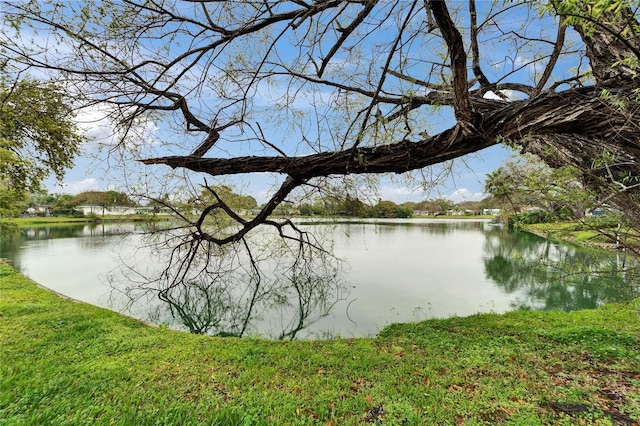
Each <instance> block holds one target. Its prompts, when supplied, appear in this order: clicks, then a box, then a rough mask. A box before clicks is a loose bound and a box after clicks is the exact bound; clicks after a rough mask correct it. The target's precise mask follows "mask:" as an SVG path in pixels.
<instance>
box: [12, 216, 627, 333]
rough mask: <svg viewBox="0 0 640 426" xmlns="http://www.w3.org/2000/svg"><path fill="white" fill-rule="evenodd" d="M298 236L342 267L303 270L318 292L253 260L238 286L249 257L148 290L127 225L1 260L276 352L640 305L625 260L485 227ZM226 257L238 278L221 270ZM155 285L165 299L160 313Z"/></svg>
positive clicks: (24, 247) (153, 267) (98, 297)
mask: <svg viewBox="0 0 640 426" xmlns="http://www.w3.org/2000/svg"><path fill="white" fill-rule="evenodd" d="M299 226H300V227H301V228H303V229H305V230H309V231H310V232H312V233H314V234H317V235H319V236H320V237H319V238H322V240H323V242H324V244H325V246H326V245H330V246H332V252H333V253H334V254H335V256H336V257H337V258H338V259H341V261H336V263H335V266H336V267H335V268H333V266H334V262H333V261H330V260H327V259H325V258H322V259H321V261H320V262H318V263H316V264H315V266H313V267H312V268H320V269H322V271H318V270H317V269H309V271H311V272H313V273H314V274H315V275H313V276H314V277H315V278H314V280H307V281H305V280H304V277H303V276H302V275H299V274H298V275H296V274H293V277H294V278H287V279H285V278H283V277H285V276H286V274H287V273H289V271H290V270H291V269H290V266H286V265H284V266H283V264H282V262H278V261H274V260H273V259H268V256H266V254H265V253H267V252H266V251H265V252H260V253H258V252H255V253H254V255H255V256H256V257H259V256H262V257H261V260H263V261H264V262H267V263H265V265H272V267H265V266H262V267H261V268H265V269H264V270H265V271H266V272H265V276H266V278H265V279H264V281H260V280H256V279H255V278H252V277H253V276H252V275H250V274H249V275H247V273H250V272H251V271H250V269H251V268H246V269H247V271H248V272H247V271H245V272H242V274H241V275H238V273H239V271H240V270H241V269H244V268H245V266H243V265H246V264H247V263H248V259H247V257H246V255H243V254H233V253H226V254H224V256H223V255H222V254H220V253H218V254H217V255H212V256H210V257H211V259H214V260H213V261H212V260H207V262H213V263H211V264H209V263H206V264H207V265H208V266H207V268H208V269H207V271H208V272H207V274H206V275H205V277H206V279H201V277H200V276H199V277H198V278H191V279H190V281H189V282H190V283H191V285H190V287H189V289H183V290H182V291H181V292H178V293H176V292H175V291H174V289H173V288H171V292H169V291H168V288H169V287H170V286H169V287H166V284H162V280H161V279H156V280H155V281H154V280H153V279H151V277H154V278H158V277H162V276H163V275H162V273H161V272H162V271H163V270H164V269H163V268H165V267H166V265H167V264H168V263H167V262H168V261H165V260H163V259H166V258H161V257H157V256H158V248H157V246H158V240H157V237H150V236H149V235H146V234H143V233H142V231H143V230H144V228H143V227H140V225H132V224H96V225H58V226H49V227H37V228H27V229H24V230H23V232H22V235H21V236H20V237H19V238H14V239H12V240H10V241H2V242H1V244H0V257H5V258H8V259H10V260H11V261H12V263H13V265H14V266H15V267H16V269H18V270H19V271H20V272H22V273H23V274H25V275H27V276H28V277H30V278H32V279H33V280H35V281H36V282H38V283H40V284H42V285H43V286H45V287H47V288H50V289H52V290H54V291H56V292H58V293H61V294H63V295H66V296H69V297H72V298H74V299H78V300H81V301H84V302H87V303H91V304H94V305H97V306H102V307H105V308H109V309H113V310H117V311H121V312H124V313H126V314H128V315H131V316H134V317H136V318H139V319H142V320H145V321H149V322H153V323H157V324H167V325H168V326H170V327H173V328H177V329H187V330H191V331H193V332H199V333H207V334H221V335H240V334H241V335H245V336H246V335H261V336H268V337H273V338H293V337H297V338H331V337H337V336H341V337H360V336H371V335H375V334H376V333H377V332H378V331H379V330H380V329H381V328H383V327H384V326H386V325H388V324H390V323H394V322H407V321H418V320H422V319H427V318H439V317H448V316H452V315H458V316H467V315H472V314H475V313H482V312H496V313H502V312H505V311H508V310H513V309H535V310H538V309H563V310H576V309H583V308H594V307H596V306H598V305H600V304H602V303H605V302H608V301H624V300H630V299H631V298H632V297H633V296H634V295H635V294H637V291H638V288H637V282H636V280H635V278H634V276H633V275H632V274H631V272H628V271H626V269H628V268H629V267H630V266H633V265H630V264H629V262H630V261H629V259H624V257H623V255H622V254H620V253H603V252H602V251H597V250H592V249H588V248H584V247H577V246H573V245H569V244H563V243H557V242H551V241H549V240H546V239H543V238H540V237H538V236H536V235H533V234H529V233H523V232H512V231H509V230H506V229H504V228H503V227H501V226H497V225H495V224H492V223H491V222H489V221H486V220H472V219H464V220H446V219H442V220H439V219H436V220H429V219H409V220H370V221H364V222H362V221H345V222H341V223H333V224H313V225H309V224H300V225H299ZM150 238H156V240H152V239H150ZM162 241H163V242H166V239H165V240H162ZM172 241H173V240H172ZM174 255H175V253H174ZM216 256H218V257H216ZM230 256H231V257H233V256H235V259H236V260H235V261H236V262H237V263H234V264H233V265H235V266H232V264H227V263H215V262H222V258H223V257H230ZM329 259H330V258H329ZM279 260H282V259H279ZM221 265H229V266H228V270H226V271H225V274H224V275H220V274H218V270H222V269H223V268H225V267H223V266H221ZM329 266H331V267H329ZM216 268H217V270H216ZM325 268H326V270H325ZM596 270H597V271H599V272H598V273H592V271H596ZM602 271H608V272H606V273H603V272H602ZM269 277H270V278H269ZM132 283H134V284H135V285H132ZM155 285H158V286H162V285H165V291H164V292H163V293H162V295H163V296H164V297H163V299H164V301H161V300H160V299H159V294H160V293H159V291H158V289H156V288H155V287H154V286H155ZM132 288H135V291H132V290H131V289H132Z"/></svg>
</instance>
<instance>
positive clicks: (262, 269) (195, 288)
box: [109, 229, 346, 339]
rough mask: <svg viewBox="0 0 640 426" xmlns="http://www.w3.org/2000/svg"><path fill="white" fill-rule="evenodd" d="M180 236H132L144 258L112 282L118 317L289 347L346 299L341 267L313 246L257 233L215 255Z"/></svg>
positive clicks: (131, 257)
mask: <svg viewBox="0 0 640 426" xmlns="http://www.w3.org/2000/svg"><path fill="white" fill-rule="evenodd" d="M184 232H185V230H184V229H172V230H169V231H164V232H161V233H154V234H146V235H138V236H137V238H138V239H139V241H138V243H137V244H136V247H145V250H143V251H138V252H137V253H129V254H128V255H127V257H126V259H122V262H123V264H124V265H126V269H124V270H122V271H123V273H122V274H119V273H118V272H114V273H113V274H112V275H111V276H110V279H109V281H110V284H111V286H112V288H113V289H114V290H115V291H117V292H118V293H119V294H121V295H124V296H125V297H126V300H127V303H126V304H125V305H123V306H122V309H126V310H127V311H128V312H132V313H133V314H134V315H135V316H140V315H145V312H146V315H147V316H148V319H149V320H151V321H153V322H155V323H166V324H169V325H171V326H173V327H176V326H177V327H178V328H184V329H187V330H189V331H190V332H192V333H197V334H209V335H221V336H237V337H242V336H246V335H252V334H259V335H263V336H268V337H271V338H276V339H293V338H295V337H298V336H299V334H300V333H301V332H302V331H303V330H306V329H307V328H308V327H309V326H310V325H312V324H313V323H314V322H316V321H317V320H318V319H320V318H322V317H324V316H327V315H328V314H329V313H330V311H331V309H332V308H333V306H334V305H335V304H336V303H338V302H339V301H341V300H343V299H344V297H345V295H346V286H345V285H344V282H343V280H342V275H341V273H340V262H339V261H338V260H337V259H335V258H333V257H332V256H331V255H330V254H329V253H327V252H324V251H322V250H318V249H316V248H315V246H311V245H308V244H300V242H299V241H295V240H293V241H288V240H286V239H285V240H283V239H280V238H279V237H278V236H277V235H265V233H262V234H258V235H256V236H253V237H252V238H248V237H245V238H244V239H242V240H241V241H238V242H237V243H234V244H230V245H226V246H223V247H219V246H217V245H215V244H208V243H202V244H194V243H193V242H192V241H189V240H188V238H187V236H186V235H185V234H184ZM183 241H185V242H186V241H188V243H185V244H182V243H181V242H183ZM128 244H130V242H129V243H128ZM136 254H138V255H139V254H141V255H142V256H139V257H137V256H136ZM156 299H157V300H160V301H162V302H164V304H161V305H159V304H157V303H156V304H154V303H153V300H156ZM150 304H151V305H152V306H153V305H155V306H154V307H153V309H149V305H150Z"/></svg>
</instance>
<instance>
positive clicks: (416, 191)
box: [23, 1, 573, 202]
mask: <svg viewBox="0 0 640 426" xmlns="http://www.w3.org/2000/svg"><path fill="white" fill-rule="evenodd" d="M69 4H80V3H69ZM462 4H463V3H456V2H451V3H450V5H451V6H450V7H453V6H456V5H462ZM477 4H478V8H479V11H480V14H482V13H488V11H487V10H484V9H485V8H486V7H488V5H489V3H488V2H483V1H479V2H477ZM514 10H516V12H513V13H512V14H506V15H502V16H501V17H500V18H501V19H502V21H501V25H502V30H508V29H513V30H514V31H522V32H525V31H526V33H527V34H531V36H532V37H539V38H541V37H549V39H551V40H553V39H554V31H555V28H554V27H553V25H549V26H548V28H547V27H546V26H545V24H544V23H540V22H536V21H529V20H527V15H528V14H532V13H534V12H532V11H531V10H530V9H528V8H527V7H526V6H525V7H523V8H520V9H514ZM510 13H511V12H510ZM524 24H526V25H525V26H523V25H524ZM393 25H395V24H390V26H389V28H391V29H393ZM386 31H387V30H385V28H384V27H383V28H382V30H381V31H379V32H378V33H376V35H375V37H379V38H384V37H385V36H387V35H388V34H387V33H386ZM23 34H26V33H23ZM31 36H33V34H31ZM494 36H495V34H491V33H490V31H487V37H488V39H491V37H494ZM38 37H46V36H45V35H43V34H42V33H41V34H39V35H38ZM372 37H373V36H372ZM375 37H373V38H372V39H369V40H368V41H367V42H366V43H370V46H372V49H374V46H375V45H376V43H377V42H378V41H379V40H377V39H376V38H375ZM41 40H42V43H43V45H45V43H46V45H48V44H51V41H50V40H49V41H47V40H44V39H41ZM149 43H151V42H149ZM500 43H503V41H500V42H499V43H498V42H496V44H495V45H494V48H487V47H485V45H483V51H482V55H483V64H482V65H483V69H484V71H485V73H486V74H487V75H488V77H489V79H491V80H492V81H498V80H499V79H500V78H501V76H504V75H505V73H506V74H508V75H509V79H508V81H515V82H521V81H529V80H530V78H531V75H532V74H534V73H536V72H539V71H540V69H541V68H540V67H541V66H540V63H537V64H536V63H533V62H532V58H533V57H534V56H533V55H534V53H535V50H534V49H533V48H529V47H528V46H527V45H526V44H523V45H521V46H518V47H517V49H515V53H514V51H510V50H508V49H509V48H511V47H513V46H511V45H507V44H505V45H504V46H506V47H505V49H507V50H504V51H503V50H501V46H502V45H501V44H500ZM365 45H366V44H365ZM499 47H500V48H499ZM545 48H547V49H549V48H550V46H549V45H545ZM172 49H173V47H172V48H171V50H172ZM176 49H179V48H178V47H176ZM253 49H255V52H256V53H259V51H260V46H246V50H247V51H249V52H253V51H254V50H253ZM420 49H424V47H422V46H420V47H419V49H418V50H417V51H413V52H412V54H414V53H415V57H416V58H418V59H419V60H416V64H418V65H419V64H420V61H424V60H425V59H424V58H427V57H429V55H431V56H433V55H432V53H431V52H421V51H420ZM58 50H59V51H60V52H62V53H65V47H64V46H62V45H58ZM282 52H283V54H284V56H285V57H284V60H285V61H286V60H288V59H289V58H287V57H286V56H287V55H288V54H290V53H291V49H288V48H287V47H286V45H285V47H283V49H282ZM372 52H373V50H372ZM245 53H246V52H245ZM371 54H372V55H373V53H371ZM249 55H250V53H249ZM291 56H292V57H293V56H295V55H293V54H292V55H291ZM224 59H225V58H224V56H220V57H219V58H218V59H217V60H219V61H222V60H224ZM567 60H568V62H566V63H565V64H562V63H561V64H560V66H559V67H558V68H559V70H560V72H561V73H562V72H563V70H567V69H569V68H570V67H571V65H573V64H572V63H571V61H572V58H571V57H568V59H567ZM214 64H215V63H214ZM418 65H415V68H416V69H418V68H419V67H418ZM208 66H211V64H208ZM332 66H333V67H334V69H335V71H336V72H344V73H348V72H354V73H355V72H356V70H357V69H359V68H361V67H362V64H360V63H354V62H349V59H348V58H347V57H340V56H339V55H337V56H336V58H335V61H333V63H332ZM349 67H353V71H351V69H350V68H349ZM408 69H409V70H411V69H412V68H408ZM205 70H206V72H209V73H210V72H213V73H214V74H215V73H216V72H217V70H216V69H215V67H211V68H208V67H205V66H203V67H202V68H194V69H192V70H191V71H190V72H193V74H194V76H196V77H197V76H198V74H197V73H198V72H200V73H202V74H200V75H205V74H206V73H205ZM345 70H346V71H345ZM416 72H417V74H418V75H417V76H420V73H419V71H416ZM559 77H562V75H559ZM286 87H287V86H286V84H284V81H278V79H275V82H273V84H271V85H266V84H265V85H262V84H259V85H257V86H256V87H255V88H254V92H253V97H252V104H253V106H254V107H255V111H256V112H255V114H256V117H258V118H261V119H262V120H263V121H262V124H261V126H262V130H264V132H265V134H266V135H267V136H268V138H270V139H271V138H273V140H274V141H276V142H277V144H278V146H280V147H282V149H284V150H285V151H286V152H287V154H289V155H292V154H293V155H306V154H309V153H311V152H313V151H308V150H307V151H305V150H304V144H302V145H301V144H300V141H301V134H305V136H309V139H311V140H314V138H315V140H316V141H317V142H318V144H323V146H324V148H331V145H332V144H336V143H337V142H336V141H335V140H334V141H332V140H331V138H330V137H324V136H325V135H328V133H326V132H327V129H323V130H321V131H320V132H323V133H322V136H323V137H321V136H320V134H319V133H318V132H316V131H315V130H314V126H313V124H314V123H313V113H314V110H313V108H316V110H317V109H318V108H319V109H322V108H328V107H329V104H330V102H331V98H332V96H333V95H332V94H330V93H329V92H325V91H323V90H322V89H313V90H310V91H309V92H308V93H299V94H298V97H297V98H296V99H294V100H293V102H291V104H290V105H289V107H290V110H289V109H288V108H287V109H286V111H285V109H281V108H278V107H277V105H278V101H279V100H281V99H282V97H283V96H285V94H286V93H287V90H286ZM197 102H198V104H197V107H198V108H202V111H203V117H204V116H207V114H206V113H207V111H209V112H211V111H215V110H216V99H214V98H207V97H206V94H205V95H204V98H200V100H198V101H197ZM210 104H212V105H213V107H211V105H210ZM385 112H386V111H385ZM297 113H299V114H300V117H305V118H302V119H300V120H297V119H294V120H292V121H291V120H290V121H289V126H286V125H285V126H279V125H278V124H279V123H278V119H283V118H285V117H289V118H291V117H295V115H294V114H297ZM287 114H291V115H290V116H287ZM438 114H440V113H436V115H433V116H430V117H429V120H431V121H429V120H428V121H427V122H426V123H427V124H428V126H429V129H428V130H429V133H431V134H435V133H438V132H440V131H442V130H444V129H446V128H448V127H451V126H452V125H453V124H454V123H453V120H452V119H451V113H450V112H448V113H442V114H440V115H438ZM104 115H105V110H104V109H101V108H100V107H96V106H94V107H91V108H88V109H84V110H81V111H80V113H79V115H78V121H79V123H80V124H79V125H80V127H81V128H82V129H83V131H85V132H86V134H87V136H88V138H89V142H88V143H87V144H86V146H85V147H84V150H83V155H82V156H81V157H79V158H78V159H77V161H76V166H75V167H74V168H73V169H71V170H69V171H68V172H67V175H66V178H65V180H64V183H63V186H62V187H60V186H58V185H57V183H56V182H54V181H53V180H51V179H50V180H48V181H47V182H46V186H47V189H48V190H49V192H52V193H78V192H81V191H85V190H107V189H123V187H124V186H129V187H131V186H132V182H137V183H140V182H144V183H145V184H147V183H148V182H151V181H152V180H153V179H154V177H153V176H152V175H154V174H155V173H156V172H157V171H161V172H166V171H168V170H167V169H168V167H166V166H141V165H140V164H139V163H137V162H135V161H134V160H135V158H140V157H141V158H145V157H149V156H154V155H185V154H188V153H189V152H190V151H191V149H193V147H195V146H196V145H197V144H198V137H200V138H201V136H198V137H194V136H192V135H188V134H186V133H184V131H182V134H180V126H179V123H178V121H179V120H177V119H175V118H173V119H171V118H170V119H168V120H167V121H162V120H160V121H156V122H151V121H147V122H143V123H141V124H140V126H139V129H137V130H138V132H139V137H138V139H139V140H140V141H142V142H141V143H140V145H139V146H135V149H140V150H141V151H140V153H139V154H136V153H133V154H132V153H122V152H119V151H117V150H115V149H114V147H115V145H116V139H115V138H114V133H115V131H114V127H113V126H112V125H111V123H110V122H109V121H108V120H106V119H105V118H104ZM309 117H311V118H309ZM434 117H435V118H434ZM307 119H308V120H309V121H306V120H307ZM172 120H173V122H172V123H171V121H172ZM256 120H257V118H256ZM296 120H297V121H296ZM291 123H293V124H292V125H291ZM246 136H247V134H246V133H245V134H242V133H239V132H237V133H235V134H234V130H233V129H230V130H229V131H228V132H226V133H225V134H224V137H223V139H226V141H225V142H227V143H222V142H220V143H219V144H218V145H217V146H216V148H215V149H214V150H212V151H210V152H209V154H208V155H209V156H213V157H229V156H233V155H248V154H252V155H274V152H273V151H272V152H269V151H268V148H265V147H264V146H260V145H259V144H257V142H255V141H254V142H249V141H244V142H238V140H242V139H243V138H246ZM234 138H235V139H237V140H234ZM319 146H320V145H319ZM256 148H258V149H257V151H256ZM313 149H315V150H316V151H317V150H322V149H320V148H313ZM122 155H124V156H128V157H127V161H126V162H125V163H122V162H121V161H120V159H121V158H119V156H122ZM136 155H138V157H136ZM511 155H513V152H512V151H511V150H510V149H508V148H504V147H501V146H495V147H492V148H489V149H486V150H484V151H481V152H479V153H476V154H473V155H469V156H466V157H464V158H461V159H458V160H456V161H455V162H454V168H453V173H451V174H449V175H448V176H447V178H446V179H444V180H442V183H441V184H439V185H437V186H435V187H433V188H431V189H430V190H429V191H428V192H425V191H423V190H422V189H421V186H420V185H418V184H417V183H416V182H415V181H410V180H409V179H406V178H405V177H404V176H393V177H391V176H390V177H386V176H384V177H382V178H381V180H380V182H379V185H378V189H379V195H380V197H381V198H382V199H386V200H392V201H395V202H402V201H420V200H423V199H426V198H437V197H446V198H450V199H452V200H454V201H461V200H479V199H481V198H482V197H483V196H484V195H483V186H484V178H485V175H486V174H487V173H490V172H492V171H493V170H495V169H496V168H498V167H499V166H500V165H501V164H503V163H504V161H505V160H506V159H508V158H509V157H510V156H511ZM145 167H146V169H145ZM443 167H444V168H447V167H449V165H448V164H447V165H444V166H435V167H434V168H432V169H427V170H425V171H423V173H424V174H427V175H429V174H430V173H431V174H434V175H437V174H439V173H441V171H442V169H443ZM208 180H209V182H210V183H214V184H215V183H231V184H236V185H237V186H238V188H241V190H242V192H243V193H245V194H249V195H252V196H254V197H255V198H256V199H257V200H258V202H264V201H266V199H267V197H268V195H269V193H270V191H273V189H274V188H277V186H275V185H276V183H277V181H278V177H277V176H275V177H274V176H273V175H267V174H254V175H250V176H247V177H246V178H245V179H243V180H242V181H238V180H237V178H236V177H233V178H224V177H223V178H220V179H213V178H209V179H208ZM198 182H202V177H198V176H196V177H195V179H194V183H195V184H197V183H198ZM157 183H159V182H158V181H156V184H157ZM160 184H162V183H160ZM133 186H135V185H133Z"/></svg>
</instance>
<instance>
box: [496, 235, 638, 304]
mask: <svg viewBox="0 0 640 426" xmlns="http://www.w3.org/2000/svg"><path fill="white" fill-rule="evenodd" d="M485 235H486V243H485V255H484V263H485V270H486V274H487V277H488V278H490V279H491V280H492V281H493V282H495V283H496V285H498V286H499V287H500V288H502V289H504V290H505V292H507V293H508V294H511V293H515V292H518V293H520V294H521V295H524V297H522V296H521V297H520V298H519V299H518V300H517V302H516V303H514V308H518V309H562V310H565V311H570V310H577V309H590V308H595V307H597V306H599V305H601V304H603V303H606V302H622V301H628V300H631V299H633V298H634V297H636V296H637V294H638V290H639V288H638V284H637V282H638V281H637V274H638V270H637V269H638V266H639V265H638V262H637V260H634V259H631V258H625V257H624V253H616V254H612V253H608V252H604V251H601V250H594V249H589V248H584V247H577V246H573V245H569V244H560V243H557V242H552V241H550V240H547V239H544V238H541V237H538V236H537V235H533V234H530V233H524V232H509V231H507V230H504V229H499V228H496V229H493V230H490V231H487V232H486V234H485Z"/></svg>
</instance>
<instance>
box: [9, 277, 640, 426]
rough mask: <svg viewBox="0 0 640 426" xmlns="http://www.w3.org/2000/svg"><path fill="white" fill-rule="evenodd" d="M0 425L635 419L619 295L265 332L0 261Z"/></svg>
mask: <svg viewBox="0 0 640 426" xmlns="http://www.w3.org/2000/svg"><path fill="white" fill-rule="evenodd" d="M0 324H1V326H2V328H1V330H2V333H1V334H0V336H1V339H2V341H1V347H0V349H1V351H0V356H1V359H0V424H3V425H31V424H34V425H35V424H37V425H45V424H46V425H67V424H78V425H89V424H114V425H146V424H149V425H151V424H153V425H216V424H219V425H235V424H239V425H256V424H274V425H285V424H291V425H301V424H323V425H332V424H335V425H350V424H366V423H372V424H389V425H392V424H411V425H414V424H415V425H428V424H447V425H448V424H465V425H472V424H497V423H504V424H523V425H535V424H603V425H610V424H634V422H636V423H635V424H637V422H638V421H639V419H640V348H639V339H640V335H639V333H640V320H639V319H638V318H637V316H636V312H635V310H634V307H633V305H632V304H629V305H626V306H620V305H612V306H605V307H603V308H601V309H598V310H593V311H582V312H573V313H562V312H547V313H539V312H514V313H509V314H506V315H492V314H485V315H476V316H473V317H469V318H451V319H446V320H429V321H425V322H421V323H415V324H395V325H392V326H389V327H387V328H386V329H385V330H383V331H382V333H381V335H380V336H379V337H377V338H373V339H337V340H332V341H294V342H274V341H268V340H261V339H235V338H211V337H205V336H195V335H190V334H187V333H182V332H176V331H172V330H168V329H165V328H159V327H150V326H147V325H145V324H143V323H141V322H139V321H136V320H133V319H130V318H126V317H123V316H120V315H118V314H116V313H113V312H110V311H107V310H104V309H100V308H97V307H93V306H89V305H86V304H83V303H78V302H74V301H71V300H67V299H63V298H61V297H59V296H58V295H56V294H54V293H52V292H50V291H48V290H45V289H42V288H39V287H37V286H36V284H35V283H33V282H32V281H30V280H28V279H26V278H24V277H23V276H21V275H19V274H17V273H15V271H13V270H12V269H10V268H9V267H8V266H6V265H0Z"/></svg>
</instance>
